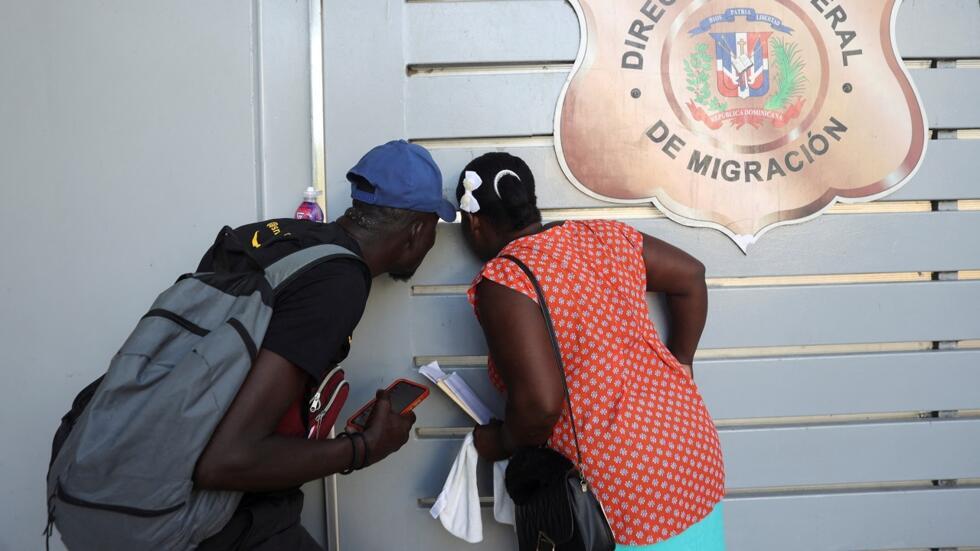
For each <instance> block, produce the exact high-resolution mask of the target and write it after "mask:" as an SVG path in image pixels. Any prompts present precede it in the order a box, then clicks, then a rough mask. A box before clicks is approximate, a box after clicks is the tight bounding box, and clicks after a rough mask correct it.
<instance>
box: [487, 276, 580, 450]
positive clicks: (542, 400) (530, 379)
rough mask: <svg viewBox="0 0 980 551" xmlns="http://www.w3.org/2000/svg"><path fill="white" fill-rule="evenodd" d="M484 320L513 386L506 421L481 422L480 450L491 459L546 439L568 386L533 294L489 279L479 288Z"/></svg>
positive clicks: (497, 361)
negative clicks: (523, 292)
mask: <svg viewBox="0 0 980 551" xmlns="http://www.w3.org/2000/svg"><path fill="white" fill-rule="evenodd" d="M476 302H477V308H478V310H479V313H480V316H479V317H480V323H481V324H482V326H483V332H484V334H485V335H486V338H487V345H488V346H489V348H490V354H491V355H492V356H493V359H494V364H495V365H496V367H497V371H498V373H499V374H500V377H501V378H502V379H503V381H504V384H505V385H506V386H507V408H506V415H505V417H506V420H505V421H504V422H503V423H502V424H501V423H499V422H498V423H491V424H489V425H483V426H481V427H478V428H477V430H476V432H475V435H474V437H475V443H476V449H477V451H478V452H479V453H480V455H481V456H483V457H484V458H486V459H490V460H494V461H496V460H500V459H504V458H506V457H509V456H510V455H511V453H513V451H514V449H515V448H517V447H520V446H536V445H540V444H544V443H546V442H547V441H548V439H549V438H550V437H551V433H552V431H553V430H554V427H555V423H557V422H558V419H559V418H560V417H561V412H562V407H563V405H564V403H565V390H564V386H563V385H562V381H561V373H560V372H559V370H558V364H557V363H556V361H555V353H554V349H553V348H552V345H551V339H550V337H549V336H548V329H547V325H545V321H544V316H543V315H542V314H541V310H540V309H539V307H538V305H537V304H535V303H534V301H532V300H531V299H529V298H528V297H526V296H524V295H522V294H521V293H518V292H517V291H514V290H512V289H509V288H507V287H504V286H503V285H499V284H497V283H494V282H492V281H489V280H486V279H485V280H483V281H482V282H481V283H480V284H479V285H478V286H477V288H476Z"/></svg>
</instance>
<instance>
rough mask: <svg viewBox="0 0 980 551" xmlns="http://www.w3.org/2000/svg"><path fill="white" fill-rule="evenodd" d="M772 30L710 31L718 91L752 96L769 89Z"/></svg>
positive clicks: (767, 91) (733, 94)
mask: <svg viewBox="0 0 980 551" xmlns="http://www.w3.org/2000/svg"><path fill="white" fill-rule="evenodd" d="M771 35H772V33H771V32H758V33H711V37H712V38H714V39H715V62H716V67H717V74H718V91H719V92H720V93H721V95H723V96H725V97H727V98H742V99H745V98H755V97H759V96H765V95H766V94H768V93H769V37H770V36H771Z"/></svg>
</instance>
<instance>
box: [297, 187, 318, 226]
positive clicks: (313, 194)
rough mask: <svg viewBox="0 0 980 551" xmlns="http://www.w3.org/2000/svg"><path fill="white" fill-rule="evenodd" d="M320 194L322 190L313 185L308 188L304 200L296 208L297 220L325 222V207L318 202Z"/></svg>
mask: <svg viewBox="0 0 980 551" xmlns="http://www.w3.org/2000/svg"><path fill="white" fill-rule="evenodd" d="M318 195H320V192H319V191H317V190H316V189H314V188H313V186H310V187H308V188H306V192H304V193H303V202H302V203H300V205H299V208H298V209H296V219H297V220H312V221H314V222H323V209H321V208H320V205H318V204H317V203H316V198H317V196H318Z"/></svg>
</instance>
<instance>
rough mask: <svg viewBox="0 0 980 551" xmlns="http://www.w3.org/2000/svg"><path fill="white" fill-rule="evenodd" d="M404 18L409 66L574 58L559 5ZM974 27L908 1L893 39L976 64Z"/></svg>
mask: <svg viewBox="0 0 980 551" xmlns="http://www.w3.org/2000/svg"><path fill="white" fill-rule="evenodd" d="M637 9H639V8H637ZM406 16H407V18H408V23H407V29H408V31H407V34H408V37H407V45H406V50H407V51H406V57H407V59H408V61H409V63H412V64H444V63H488V62H490V63H497V62H511V63H527V62H541V61H559V60H561V61H573V60H574V59H575V55H576V53H577V52H578V46H579V23H578V18H577V17H576V15H575V11H574V10H573V9H572V7H571V5H570V4H568V3H567V2H565V1H564V0H536V1H527V0H504V1H496V2H419V3H409V4H408V6H407V10H406ZM977 28H980V6H977V3H976V2H974V1H973V0H928V1H906V2H903V3H902V6H901V8H900V11H899V14H898V21H897V22H896V30H895V32H896V38H897V40H898V46H899V52H900V53H901V55H902V56H904V57H912V58H969V57H980V35H978V33H977V32H976V29H977ZM937 30H940V32H937Z"/></svg>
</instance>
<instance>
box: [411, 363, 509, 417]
mask: <svg viewBox="0 0 980 551" xmlns="http://www.w3.org/2000/svg"><path fill="white" fill-rule="evenodd" d="M419 373H421V374H422V375H425V376H426V378H428V379H429V380H430V381H432V382H433V383H435V384H436V386H438V387H439V388H441V389H442V391H443V392H445V393H446V395H447V396H449V398H450V399H452V401H453V402H456V404H457V405H458V406H459V407H460V408H461V409H462V410H463V411H464V412H466V414H467V415H469V416H470V417H471V418H472V419H473V420H474V421H476V422H477V423H480V424H481V425H486V424H487V423H489V422H490V419H491V418H492V417H493V413H491V411H490V408H488V407H487V405H486V404H485V403H483V400H481V399H480V397H479V396H477V395H476V393H475V392H473V389H472V388H471V387H470V385H468V384H466V381H464V380H463V378H462V377H460V376H459V374H457V373H453V374H451V375H447V374H446V372H444V371H443V370H442V368H440V367H439V362H432V363H430V364H426V365H423V366H422V367H420V368H419Z"/></svg>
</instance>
